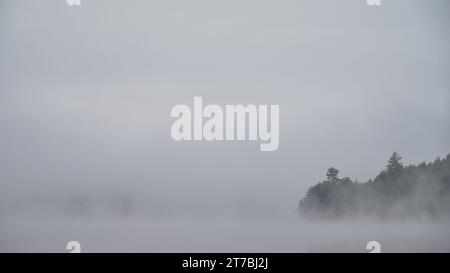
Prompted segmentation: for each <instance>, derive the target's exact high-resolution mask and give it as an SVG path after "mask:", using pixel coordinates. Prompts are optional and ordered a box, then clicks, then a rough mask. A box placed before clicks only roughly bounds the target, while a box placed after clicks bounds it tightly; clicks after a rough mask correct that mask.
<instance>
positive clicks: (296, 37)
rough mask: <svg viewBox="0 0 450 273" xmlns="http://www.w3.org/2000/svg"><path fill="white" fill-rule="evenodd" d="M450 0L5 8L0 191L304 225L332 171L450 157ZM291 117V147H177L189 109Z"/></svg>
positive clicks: (7, 2)
mask: <svg viewBox="0 0 450 273" xmlns="http://www.w3.org/2000/svg"><path fill="white" fill-rule="evenodd" d="M449 11H450V2H449V1H447V0H433V1H425V0H383V6H381V7H376V8H374V7H369V6H367V4H366V3H365V1H364V0H349V1H335V0H320V1H318V0H305V1H299V0H289V1H284V0H283V1H261V0H251V1H249V0H239V1H237V0H226V1H207V0H202V1H197V0H192V1H144V0H142V1H137V0H132V1H113V0H90V1H89V0H82V6H80V7H69V6H67V5H66V4H65V1H63V0H48V1H31V0H29V1H25V0H2V1H1V2H0V194H1V197H2V198H3V199H4V200H8V199H10V200H14V199H21V198H22V199H23V198H32V197H33V196H41V195H42V196H46V195H52V196H56V195H58V194H61V193H62V194H71V193H79V192H80V193H105V194H107V193H110V192H124V193H126V194H130V195H133V196H139V198H143V199H145V200H147V201H148V202H150V204H152V206H155V207H157V208H166V209H168V210H170V209H171V208H172V209H173V210H174V209H175V208H179V207H182V208H183V210H181V212H180V211H179V210H178V211H179V213H181V214H183V213H186V214H197V213H202V212H204V211H207V210H215V211H217V210H223V211H232V212H233V211H235V210H241V209H242V208H247V209H249V210H250V211H252V213H253V212H254V213H263V211H266V212H267V213H273V212H275V214H290V213H292V212H293V210H294V209H295V208H296V206H297V202H298V200H299V198H300V197H301V196H302V195H303V194H304V191H305V190H306V189H307V188H308V187H309V186H311V185H313V184H315V183H316V182H318V181H320V180H322V179H323V178H324V174H325V171H326V169H327V168H328V167H330V166H334V167H336V168H338V169H340V170H341V173H342V176H350V177H351V178H356V179H358V180H359V181H365V180H367V179H369V178H372V177H374V176H375V175H376V174H377V173H378V172H379V171H380V170H381V169H382V168H384V166H385V164H386V159H387V158H388V157H389V155H390V154H391V153H392V152H393V151H397V152H399V153H400V154H401V155H402V156H403V159H404V163H406V164H409V163H414V164H416V163H419V162H420V161H423V160H426V161H431V160H434V159H435V157H437V156H441V157H443V156H446V155H447V154H448V153H449V152H450V141H449V139H450V90H449V88H450V77H449V75H448V73H449V72H448V71H450V36H449V35H448V26H449V24H450V16H449V14H448V12H449ZM194 96H203V100H204V103H205V104H219V105H225V104H244V105H245V104H279V105H280V146H279V149H278V150H277V151H275V152H260V151H259V142H229V143H225V142H206V141H205V142H195V143H194V142H175V141H173V140H172V138H171V136H170V127H171V125H172V122H173V121H174V119H173V118H171V117H170V110H171V108H172V107H173V106H174V105H176V104H188V105H192V104H193V97H194Z"/></svg>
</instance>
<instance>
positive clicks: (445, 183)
mask: <svg viewBox="0 0 450 273" xmlns="http://www.w3.org/2000/svg"><path fill="white" fill-rule="evenodd" d="M338 174H339V171H338V170H337V169H335V168H330V169H328V171H327V174H326V176H327V180H325V181H323V182H320V183H318V184H316V185H314V186H312V187H311V188H309V189H308V191H307V193H306V195H305V197H304V198H303V199H301V201H300V204H299V212H300V214H301V215H302V216H304V217H307V218H342V217H353V216H377V217H383V218H384V217H387V218H391V217H392V218H410V217H431V218H442V217H450V154H449V155H448V156H447V157H446V158H445V159H443V160H441V159H439V158H437V159H436V160H435V161H434V162H433V163H428V164H427V163H421V164H419V165H418V166H414V165H410V166H407V167H404V166H403V165H402V163H401V157H400V155H399V154H397V153H393V154H392V156H391V157H390V158H389V160H388V164H387V166H386V169H385V170H383V171H381V172H380V174H378V175H377V176H376V178H375V179H373V180H372V179H371V180H369V181H368V182H366V183H357V182H356V181H352V180H351V179H350V178H347V177H346V178H343V179H339V178H338V176H337V175H338Z"/></svg>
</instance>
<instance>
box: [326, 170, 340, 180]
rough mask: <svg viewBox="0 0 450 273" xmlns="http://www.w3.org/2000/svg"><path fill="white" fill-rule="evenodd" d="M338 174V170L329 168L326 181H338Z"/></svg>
mask: <svg viewBox="0 0 450 273" xmlns="http://www.w3.org/2000/svg"><path fill="white" fill-rule="evenodd" d="M338 174H339V170H338V169H335V168H333V167H331V168H329V169H328V171H327V179H328V181H330V182H335V181H337V180H339V178H338Z"/></svg>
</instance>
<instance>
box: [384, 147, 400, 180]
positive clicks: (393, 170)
mask: <svg viewBox="0 0 450 273" xmlns="http://www.w3.org/2000/svg"><path fill="white" fill-rule="evenodd" d="M400 160H402V157H401V156H400V155H399V154H398V153H397V152H393V153H392V155H391V157H390V158H389V159H388V164H387V165H386V172H387V175H388V176H394V177H395V176H397V175H399V174H400V172H401V171H402V170H403V164H402V163H401V162H400Z"/></svg>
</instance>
